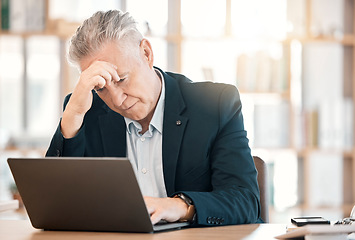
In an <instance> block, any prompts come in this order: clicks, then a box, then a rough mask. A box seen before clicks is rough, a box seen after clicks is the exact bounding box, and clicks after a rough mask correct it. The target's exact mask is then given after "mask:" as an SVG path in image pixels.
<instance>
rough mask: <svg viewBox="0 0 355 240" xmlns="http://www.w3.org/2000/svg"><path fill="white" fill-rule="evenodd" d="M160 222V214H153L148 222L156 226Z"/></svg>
mask: <svg viewBox="0 0 355 240" xmlns="http://www.w3.org/2000/svg"><path fill="white" fill-rule="evenodd" d="M160 220H162V217H161V214H159V212H157V211H156V212H154V213H153V214H152V215H151V216H150V221H151V222H152V224H153V225H154V224H157V223H158V222H159V221H160Z"/></svg>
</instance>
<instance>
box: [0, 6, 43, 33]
mask: <svg viewBox="0 0 355 240" xmlns="http://www.w3.org/2000/svg"><path fill="white" fill-rule="evenodd" d="M45 11H46V10H45V0H1V29H2V30H8V31H11V32H29V31H43V30H44V29H45V21H46V19H45Z"/></svg>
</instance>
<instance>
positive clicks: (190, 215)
mask: <svg viewBox="0 0 355 240" xmlns="http://www.w3.org/2000/svg"><path fill="white" fill-rule="evenodd" d="M174 198H179V199H181V200H182V201H183V202H184V203H185V205H186V207H187V210H186V214H185V216H183V217H182V218H180V219H179V221H181V222H192V221H194V220H195V216H196V211H195V206H194V204H193V202H192V200H191V199H190V198H189V197H187V196H186V195H185V194H183V193H178V194H176V195H175V196H174Z"/></svg>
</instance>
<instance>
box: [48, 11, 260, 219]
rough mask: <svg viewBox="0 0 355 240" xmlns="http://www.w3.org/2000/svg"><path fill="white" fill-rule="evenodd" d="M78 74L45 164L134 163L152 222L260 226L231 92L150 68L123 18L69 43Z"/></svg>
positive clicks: (146, 52)
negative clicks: (76, 160)
mask: <svg viewBox="0 0 355 240" xmlns="http://www.w3.org/2000/svg"><path fill="white" fill-rule="evenodd" d="M69 57H70V59H71V61H72V62H74V63H76V64H77V65H78V67H79V69H80V70H81V75H80V78H79V80H78V83H77V85H76V87H75V89H74V91H73V93H72V94H71V95H69V96H68V97H67V98H66V99H65V103H64V112H63V116H62V119H61V121H60V124H59V126H58V128H57V131H56V133H55V135H54V137H53V139H52V141H51V144H50V147H49V149H48V151H47V156H84V157H126V156H127V157H128V158H129V159H130V161H131V163H132V166H133V167H134V169H135V171H136V175H137V179H138V182H139V185H140V187H141V189H142V192H143V195H144V196H145V197H144V199H145V202H146V205H147V209H148V211H149V213H150V214H151V220H152V223H153V224H155V223H157V222H159V221H160V220H166V221H168V222H174V221H193V222H194V223H195V224H200V225H221V224H224V225H226V224H244V223H254V222H257V221H259V220H260V219H259V216H260V204H259V189H258V186H257V180H256V175H257V173H256V169H255V166H254V162H253V159H252V156H251V153H250V148H249V146H248V139H247V137H246V131H245V130H244V124H243V117H242V113H241V102H240V98H239V94H238V91H237V89H236V88H235V87H234V86H230V85H226V84H216V83H193V82H192V81H191V80H189V79H188V78H186V77H185V76H183V75H179V74H174V73H169V72H163V71H162V70H160V69H158V68H156V67H154V66H153V60H154V55H153V51H152V47H151V45H150V43H149V41H148V40H147V39H145V38H143V36H142V35H141V34H140V33H139V31H138V30H137V28H136V24H135V21H134V20H133V19H132V18H131V17H130V16H129V14H128V13H122V12H121V11H108V12H97V13H95V14H94V15H93V16H92V17H91V18H89V19H87V20H85V21H84V23H83V24H82V26H80V27H79V28H78V30H77V32H76V33H75V35H74V36H73V38H72V40H71V45H70V49H69Z"/></svg>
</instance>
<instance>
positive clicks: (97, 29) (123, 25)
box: [68, 10, 143, 64]
mask: <svg viewBox="0 0 355 240" xmlns="http://www.w3.org/2000/svg"><path fill="white" fill-rule="evenodd" d="M142 39H143V36H142V34H141V33H140V32H139V30H138V28H137V22H136V21H135V20H134V19H133V18H132V17H131V16H130V14H129V13H128V12H126V13H123V12H122V11H119V10H110V11H107V12H102V11H99V12H96V13H95V14H93V15H92V16H91V17H90V18H88V19H86V20H85V21H84V22H83V24H82V25H81V26H80V27H78V29H77V30H76V33H75V34H74V36H73V37H72V38H71V40H70V46H69V54H68V60H69V61H70V62H72V63H74V64H78V63H79V62H80V61H81V60H82V59H83V58H84V57H86V56H90V54H94V53H95V52H97V51H98V50H100V47H101V46H102V45H103V44H104V43H106V42H109V41H120V43H121V42H123V43H134V44H136V43H137V44H139V43H140V42H141V41H142ZM137 46H138V45H137Z"/></svg>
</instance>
